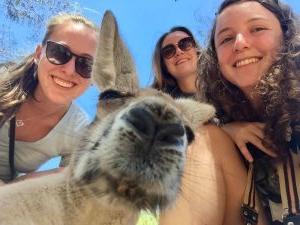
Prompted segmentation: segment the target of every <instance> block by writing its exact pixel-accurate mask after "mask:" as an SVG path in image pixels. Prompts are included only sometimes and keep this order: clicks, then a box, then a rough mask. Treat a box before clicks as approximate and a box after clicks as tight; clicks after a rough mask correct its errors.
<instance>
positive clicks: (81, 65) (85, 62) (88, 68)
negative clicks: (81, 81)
mask: <svg viewBox="0 0 300 225" xmlns="http://www.w3.org/2000/svg"><path fill="white" fill-rule="evenodd" d="M92 66H93V60H92V59H89V58H87V57H77V58H76V61H75V69H76V72H77V73H78V74H80V76H82V77H83V78H90V77H91V73H92Z"/></svg>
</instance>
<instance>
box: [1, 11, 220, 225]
mask: <svg viewBox="0 0 300 225" xmlns="http://www.w3.org/2000/svg"><path fill="white" fill-rule="evenodd" d="M98 45H99V46H98V50H97V55H96V59H95V60H96V62H95V65H94V68H93V78H94V80H95V82H96V83H97V84H98V86H99V87H100V88H101V90H102V94H101V96H100V99H99V104H98V112H97V117H96V119H95V120H94V121H93V123H92V124H91V125H90V126H89V127H88V130H87V132H86V135H85V137H83V139H82V142H81V146H78V148H77V150H76V151H75V152H74V154H73V157H72V160H71V163H70V165H69V166H68V167H67V168H66V170H65V171H64V173H60V174H53V175H50V176H44V177H40V178H36V179H30V180H26V181H23V182H19V183H15V184H11V185H7V186H4V187H1V188H0V225H96V224H97V225H126V224H128V225H129V224H130V225H133V224H135V223H136V221H137V218H138V215H139V212H140V210H141V209H148V210H150V211H153V212H154V211H155V210H156V209H157V208H159V209H161V210H162V209H165V208H166V207H168V206H170V205H171V204H172V203H173V202H174V200H175V198H176V196H177V194H178V191H179V187H180V180H181V175H182V173H183V168H184V163H185V153H186V149H187V146H188V144H189V143H188V142H189V141H191V140H192V139H193V131H194V130H195V129H196V128H197V127H199V126H200V125H201V124H202V123H204V122H205V121H207V120H208V119H210V118H211V117H212V116H213V115H214V109H213V107H211V106H209V105H206V104H202V103H198V102H195V101H193V100H189V99H178V100H173V99H172V98H171V97H170V96H168V95H166V94H163V93H162V92H159V91H156V90H152V89H145V90H140V89H139V87H138V82H137V78H136V77H137V76H136V73H135V69H134V65H133V63H132V59H131V57H130V54H129V53H128V50H127V49H126V47H125V45H124V44H123V42H122V41H121V39H120V37H119V34H118V28H117V24H116V20H115V18H114V16H113V15H112V13H111V12H106V13H105V15H104V18H103V23H102V27H101V31H100V35H99V43H98Z"/></svg>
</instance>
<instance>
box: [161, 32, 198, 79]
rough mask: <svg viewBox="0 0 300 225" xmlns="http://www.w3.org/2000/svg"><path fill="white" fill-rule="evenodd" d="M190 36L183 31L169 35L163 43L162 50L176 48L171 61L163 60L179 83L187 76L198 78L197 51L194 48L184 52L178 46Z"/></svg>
mask: <svg viewBox="0 0 300 225" xmlns="http://www.w3.org/2000/svg"><path fill="white" fill-rule="evenodd" d="M186 37H189V35H188V34H187V33H185V32H182V31H175V32H173V33H170V34H168V35H167V36H166V37H165V39H164V41H163V43H162V48H163V47H165V46H167V45H169V44H173V45H175V46H176V54H175V55H174V56H173V57H172V58H170V59H163V60H164V63H165V65H166V67H167V69H168V71H169V73H170V74H172V75H173V77H174V78H175V79H176V80H177V81H179V80H181V79H185V78H186V77H187V76H196V73H197V60H198V56H197V50H196V48H194V47H192V48H191V49H189V50H188V51H182V50H181V49H180V48H179V47H178V46H177V45H176V44H177V43H178V41H180V40H181V39H183V38H186Z"/></svg>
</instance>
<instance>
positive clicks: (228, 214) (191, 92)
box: [153, 27, 263, 225]
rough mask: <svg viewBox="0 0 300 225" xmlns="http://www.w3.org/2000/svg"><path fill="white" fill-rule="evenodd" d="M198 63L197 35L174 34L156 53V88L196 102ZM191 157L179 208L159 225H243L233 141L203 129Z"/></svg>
mask: <svg viewBox="0 0 300 225" xmlns="http://www.w3.org/2000/svg"><path fill="white" fill-rule="evenodd" d="M199 57H200V47H199V45H198V44H197V43H196V41H195V39H194V37H193V35H192V33H191V32H190V31H189V30H188V29H186V28H184V27H174V28H172V29H171V30H170V31H169V32H167V33H165V34H164V35H162V36H161V38H160V39H159V41H158V42H157V45H156V48H155V53H154V58H153V69H154V71H155V75H156V77H155V81H154V84H153V87H154V88H157V89H159V90H162V91H163V92H166V93H169V94H170V95H171V96H172V97H175V98H181V97H184V98H186V97H187V98H190V97H192V98H194V97H195V94H196V91H197V90H196V80H197V73H198V62H199ZM220 149H222V152H223V154H220ZM186 157H187V160H186V165H185V171H184V174H183V178H182V185H181V192H180V195H179V196H178V198H177V201H176V203H175V205H174V207H173V208H171V209H169V210H167V211H166V212H163V213H162V214H161V215H160V218H159V224H161V225H182V224H185V225H196V224H197V225H202V224H209V225H216V224H218V225H219V224H220V225H221V224H223V225H233V224H234V225H238V224H241V223H242V220H241V216H240V205H241V203H242V201H241V199H242V196H243V192H244V188H245V183H246V179H247V176H246V170H245V167H244V165H243V164H242V162H241V160H240V158H239V156H238V154H237V151H236V149H235V146H234V143H233V142H232V140H231V139H230V137H229V136H228V135H227V134H226V133H225V132H224V131H223V130H222V129H221V128H219V127H217V126H214V125H204V126H201V128H200V129H199V131H198V132H197V134H196V137H195V141H194V142H193V144H192V145H191V146H190V148H189V150H188V151H187V156H186ZM226 162H231V163H230V164H228V163H227V164H226ZM260 224H263V223H260Z"/></svg>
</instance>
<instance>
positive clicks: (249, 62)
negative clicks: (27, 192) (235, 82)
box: [233, 57, 262, 68]
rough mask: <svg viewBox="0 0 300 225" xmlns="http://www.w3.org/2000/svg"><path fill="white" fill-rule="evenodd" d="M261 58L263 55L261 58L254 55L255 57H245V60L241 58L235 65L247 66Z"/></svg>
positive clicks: (237, 66)
mask: <svg viewBox="0 0 300 225" xmlns="http://www.w3.org/2000/svg"><path fill="white" fill-rule="evenodd" d="M261 59H262V57H261V58H259V57H253V58H248V59H243V60H239V61H237V62H236V63H234V65H233V66H234V67H236V68H239V67H243V66H247V65H249V64H253V63H257V62H258V61H260V60H261Z"/></svg>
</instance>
